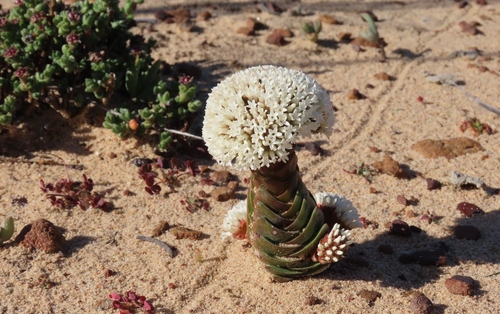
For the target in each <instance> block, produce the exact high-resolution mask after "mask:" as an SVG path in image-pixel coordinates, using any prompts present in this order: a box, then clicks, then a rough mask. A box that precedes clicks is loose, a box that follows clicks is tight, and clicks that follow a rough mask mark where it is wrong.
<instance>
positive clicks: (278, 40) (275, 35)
mask: <svg viewBox="0 0 500 314" xmlns="http://www.w3.org/2000/svg"><path fill="white" fill-rule="evenodd" d="M266 43H268V44H271V45H276V46H284V45H286V44H287V41H286V40H285V37H284V36H283V34H281V32H279V31H278V30H276V29H275V30H274V31H273V32H272V33H271V34H270V35H269V36H267V38H266Z"/></svg>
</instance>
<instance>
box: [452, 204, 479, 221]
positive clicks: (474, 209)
mask: <svg viewBox="0 0 500 314" xmlns="http://www.w3.org/2000/svg"><path fill="white" fill-rule="evenodd" d="M457 210H458V211H459V212H461V213H462V214H463V215H464V216H465V217H467V218H470V217H472V216H473V215H476V214H481V213H483V210H482V209H481V208H479V207H478V206H476V205H474V204H472V203H467V202H462V203H459V204H458V205H457Z"/></svg>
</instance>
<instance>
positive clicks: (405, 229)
mask: <svg viewBox="0 0 500 314" xmlns="http://www.w3.org/2000/svg"><path fill="white" fill-rule="evenodd" d="M389 232H390V233H391V234H393V235H397V236H402V237H409V236H411V229H410V226H409V225H408V224H407V223H406V222H404V221H402V220H394V221H393V222H392V223H391V227H390V229H389Z"/></svg>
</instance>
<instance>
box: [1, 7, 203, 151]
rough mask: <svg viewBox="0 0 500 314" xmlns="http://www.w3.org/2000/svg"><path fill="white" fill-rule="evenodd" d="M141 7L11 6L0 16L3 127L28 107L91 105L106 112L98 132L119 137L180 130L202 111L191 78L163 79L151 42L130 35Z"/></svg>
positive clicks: (167, 138)
mask: <svg viewBox="0 0 500 314" xmlns="http://www.w3.org/2000/svg"><path fill="white" fill-rule="evenodd" d="M143 1H144V0H126V1H125V4H124V6H123V7H119V0H94V1H90V0H80V1H77V2H75V3H73V4H72V5H66V4H64V3H63V2H61V1H56V0H15V2H14V4H15V6H14V7H13V8H12V9H11V10H10V11H9V12H7V13H5V14H3V15H0V127H2V126H6V125H8V124H10V123H11V122H12V121H13V119H14V118H15V117H16V115H21V114H22V113H24V112H26V110H27V109H28V108H29V107H30V106H38V107H47V105H48V106H50V107H52V108H53V109H55V110H57V111H58V112H61V113H64V112H67V111H69V110H72V109H74V108H77V107H81V106H86V105H88V104H90V103H94V104H97V105H100V106H102V107H103V108H105V109H106V110H107V111H108V112H107V114H106V117H105V121H104V123H103V126H104V127H105V128H108V129H111V130H112V131H113V132H114V133H116V134H117V135H118V136H120V137H125V136H128V135H139V136H140V135H143V134H145V133H154V134H158V136H159V140H160V142H159V145H158V147H159V149H160V151H163V150H166V148H167V146H168V145H169V143H170V142H171V141H172V137H171V134H170V133H169V132H168V131H166V130H165V128H176V127H179V126H182V125H183V124H184V122H185V121H186V119H189V118H190V117H191V116H192V113H194V112H196V111H197V110H198V109H199V107H200V105H201V103H200V101H198V100H194V97H195V94H196V88H195V87H194V86H191V83H192V80H191V79H190V78H189V77H181V78H180V79H179V80H178V81H176V80H173V79H171V78H169V79H164V78H162V77H161V76H160V65H161V61H159V60H158V61H155V60H153V58H152V57H151V50H152V48H153V46H154V45H155V41H154V40H153V39H151V38H150V39H148V40H145V39H144V38H143V37H142V36H140V35H134V34H132V33H131V32H130V31H129V29H130V28H131V27H133V26H134V25H135V21H134V18H133V14H134V10H135V8H136V6H137V4H140V3H142V2H143Z"/></svg>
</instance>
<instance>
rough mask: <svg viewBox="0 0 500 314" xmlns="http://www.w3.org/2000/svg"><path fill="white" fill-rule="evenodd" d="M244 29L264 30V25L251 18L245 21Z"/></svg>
mask: <svg viewBox="0 0 500 314" xmlns="http://www.w3.org/2000/svg"><path fill="white" fill-rule="evenodd" d="M246 27H247V28H248V29H251V30H252V31H257V30H262V29H266V25H264V24H263V23H261V22H259V21H258V20H257V19H254V18H251V17H250V18H248V19H247V24H246ZM284 37H287V36H284Z"/></svg>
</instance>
